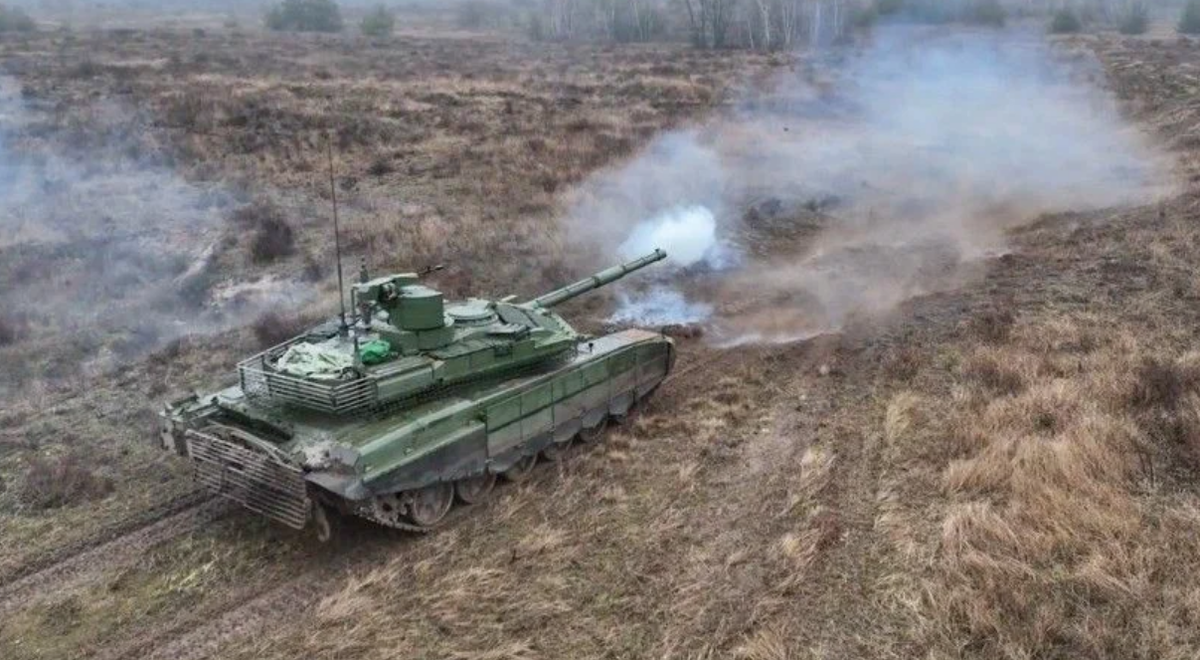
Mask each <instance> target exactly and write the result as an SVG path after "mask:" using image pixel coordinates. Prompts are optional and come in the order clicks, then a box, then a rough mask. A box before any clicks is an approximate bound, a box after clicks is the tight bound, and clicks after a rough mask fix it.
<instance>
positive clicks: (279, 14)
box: [267, 0, 342, 32]
mask: <svg viewBox="0 0 1200 660" xmlns="http://www.w3.org/2000/svg"><path fill="white" fill-rule="evenodd" d="M267 27H268V28H269V29H272V30H281V31H284V30H286V31H292V32H341V31H342V11H341V8H340V7H338V4H337V3H336V2H334V1H333V0H283V2H282V3H280V4H278V5H275V6H274V7H272V8H271V10H270V11H268V12H267Z"/></svg>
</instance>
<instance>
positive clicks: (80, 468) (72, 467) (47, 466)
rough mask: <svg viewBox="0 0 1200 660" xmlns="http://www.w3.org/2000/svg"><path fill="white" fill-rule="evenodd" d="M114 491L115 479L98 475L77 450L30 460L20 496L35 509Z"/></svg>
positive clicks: (82, 499)
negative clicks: (85, 462) (111, 479)
mask: <svg viewBox="0 0 1200 660" xmlns="http://www.w3.org/2000/svg"><path fill="white" fill-rule="evenodd" d="M110 492H112V482H111V481H110V480H108V479H105V478H102V477H97V476H96V475H95V474H94V473H93V472H92V470H91V468H90V467H88V466H87V465H85V464H84V462H83V459H81V458H80V457H79V456H77V455H75V454H66V455H64V456H60V457H58V458H53V459H49V458H41V457H37V458H34V459H32V460H30V461H29V465H28V467H27V468H26V471H25V479H24V481H23V482H22V484H21V488H20V490H19V491H18V492H17V499H18V500H19V501H20V502H21V503H22V504H24V505H26V506H30V507H33V508H35V509H54V508H58V507H61V506H66V505H68V504H74V503H76V502H82V501H84V500H88V499H97V498H101V497H104V496H105V495H107V494H108V493H110Z"/></svg>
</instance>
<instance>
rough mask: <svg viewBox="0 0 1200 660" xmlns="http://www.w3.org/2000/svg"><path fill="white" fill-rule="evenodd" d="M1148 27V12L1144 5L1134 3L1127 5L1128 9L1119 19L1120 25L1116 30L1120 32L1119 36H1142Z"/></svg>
mask: <svg viewBox="0 0 1200 660" xmlns="http://www.w3.org/2000/svg"><path fill="white" fill-rule="evenodd" d="M1149 26H1150V12H1149V10H1148V9H1147V8H1146V5H1145V4H1144V3H1141V2H1135V3H1133V4H1131V5H1129V9H1127V10H1126V11H1125V15H1124V16H1122V17H1121V24H1120V25H1119V26H1117V28H1118V29H1119V30H1120V31H1121V34H1144V33H1145V32H1146V28H1148V27H1149Z"/></svg>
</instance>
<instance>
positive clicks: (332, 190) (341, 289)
mask: <svg viewBox="0 0 1200 660" xmlns="http://www.w3.org/2000/svg"><path fill="white" fill-rule="evenodd" d="M325 144H326V146H327V147H328V149H327V153H328V155H329V197H330V199H332V200H333V250H334V253H335V254H336V255H337V276H338V301H339V302H340V303H341V306H342V312H341V316H340V318H341V325H340V326H338V330H339V332H341V334H342V336H345V335H346V333H347V331H348V330H349V328H350V326H348V325H347V324H346V285H345V282H343V280H342V233H341V229H340V228H339V227H338V207H337V184H336V183H335V181H334V176H333V135H332V134H330V135H329V140H328V141H327V142H326V143H325Z"/></svg>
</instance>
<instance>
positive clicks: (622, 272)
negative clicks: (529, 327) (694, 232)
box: [529, 250, 667, 307]
mask: <svg viewBox="0 0 1200 660" xmlns="http://www.w3.org/2000/svg"><path fill="white" fill-rule="evenodd" d="M666 258H667V253H666V252H664V251H663V250H655V251H654V252H651V253H650V254H647V255H646V256H644V257H639V258H637V259H634V260H633V261H627V262H625V263H623V264H619V265H616V266H613V267H611V268H605V269H604V270H602V271H600V272H599V273H596V274H595V275H592V276H591V277H587V278H584V279H582V280H579V281H578V282H576V283H574V284H568V285H567V286H564V287H563V288H561V289H556V290H554V291H551V292H550V293H547V294H546V295H544V296H539V297H537V298H534V299H533V300H531V301H529V302H530V304H531V305H536V306H538V307H553V306H555V305H557V304H559V303H563V302H566V301H568V300H570V299H572V298H574V297H576V296H581V295H583V294H585V293H587V292H588V291H592V290H593V289H599V288H600V287H602V286H605V285H607V284H612V283H613V282H616V281H617V280H619V279H621V278H622V277H625V276H626V275H628V274H630V273H632V272H633V271H635V270H641V269H643V268H645V267H646V266H649V265H650V264H652V263H654V262H656V261H662V260H663V259H666Z"/></svg>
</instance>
